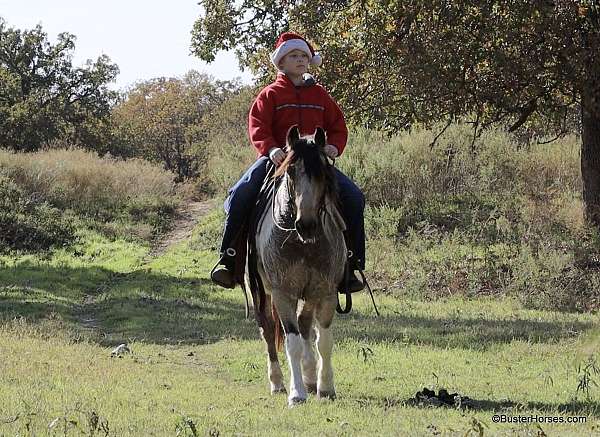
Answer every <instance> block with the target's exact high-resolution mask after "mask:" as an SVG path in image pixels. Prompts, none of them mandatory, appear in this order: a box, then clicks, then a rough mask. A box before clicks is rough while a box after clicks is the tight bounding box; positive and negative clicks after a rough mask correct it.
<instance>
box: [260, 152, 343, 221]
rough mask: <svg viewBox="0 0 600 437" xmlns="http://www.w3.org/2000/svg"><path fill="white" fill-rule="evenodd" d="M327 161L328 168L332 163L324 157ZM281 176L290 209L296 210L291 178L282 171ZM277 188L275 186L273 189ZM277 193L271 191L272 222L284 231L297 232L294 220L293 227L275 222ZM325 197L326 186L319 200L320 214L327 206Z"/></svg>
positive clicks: (325, 210)
mask: <svg viewBox="0 0 600 437" xmlns="http://www.w3.org/2000/svg"><path fill="white" fill-rule="evenodd" d="M326 162H327V167H328V168H329V167H330V166H331V167H332V166H333V164H332V163H330V162H329V160H327V159H326ZM281 177H282V178H285V180H284V181H285V183H286V190H287V192H288V197H289V200H288V202H290V203H291V204H292V211H293V212H296V206H295V204H294V202H293V197H292V196H291V195H290V193H295V190H294V189H293V188H291V187H290V182H291V178H290V176H289V175H288V174H287V172H286V173H284V175H283V176H281ZM275 186H277V184H275ZM275 190H277V188H276V189H275ZM276 194H277V193H276V192H275V193H273V201H272V202H271V219H272V220H273V223H274V224H275V226H276V227H277V229H279V230H281V231H284V232H296V233H297V232H298V229H297V228H296V224H295V222H294V227H293V228H284V227H283V226H282V225H280V224H279V223H278V222H277V219H276V217H275V198H276V196H275V195H276ZM326 198H327V188H326V189H325V190H323V194H322V196H321V199H320V200H319V208H318V215H319V216H321V215H322V214H324V213H325V212H327V208H326V206H325V201H326Z"/></svg>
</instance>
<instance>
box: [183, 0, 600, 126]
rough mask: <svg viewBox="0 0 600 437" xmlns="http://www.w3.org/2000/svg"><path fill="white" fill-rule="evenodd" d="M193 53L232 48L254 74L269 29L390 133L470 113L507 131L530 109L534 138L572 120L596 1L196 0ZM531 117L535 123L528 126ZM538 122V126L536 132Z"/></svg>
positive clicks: (209, 56) (259, 69) (262, 69)
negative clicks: (313, 51) (294, 43)
mask: <svg viewBox="0 0 600 437" xmlns="http://www.w3.org/2000/svg"><path fill="white" fill-rule="evenodd" d="M201 5H202V6H203V8H204V13H203V15H202V16H201V17H200V18H199V19H198V20H197V21H196V24H195V26H194V31H193V32H192V50H193V52H194V53H195V54H196V55H197V56H199V57H200V58H201V59H204V60H206V61H212V60H213V59H214V54H215V53H216V51H217V50H221V49H224V50H230V49H234V48H235V49H236V50H237V54H238V57H239V59H240V61H241V63H242V65H243V66H249V67H251V68H252V69H253V71H254V72H255V73H258V74H259V77H260V78H261V79H263V80H264V78H265V77H267V76H268V74H269V71H271V70H272V67H270V66H269V60H268V56H267V55H268V53H269V52H270V51H271V50H272V48H273V44H274V42H275V40H276V37H277V34H278V33H279V32H280V31H283V30H288V29H289V30H294V31H299V32H300V33H302V34H304V35H306V36H307V37H308V38H309V39H310V40H312V41H314V42H316V43H317V47H318V48H319V50H320V51H321V52H322V53H323V56H324V59H325V65H324V68H322V69H319V70H318V76H319V79H320V80H321V82H323V83H324V84H325V85H326V87H327V88H328V89H329V90H330V91H331V92H332V93H333V94H334V96H335V97H336V98H337V99H338V100H339V101H340V103H341V105H342V107H343V108H344V109H345V110H346V111H347V115H348V118H349V119H350V120H351V121H353V122H356V123H357V124H358V123H360V124H363V125H366V126H368V127H378V128H381V129H385V130H394V131H397V129H399V128H405V127H409V126H412V125H414V123H415V122H421V123H430V122H433V121H437V120H440V119H443V120H448V121H454V120H456V119H458V118H462V117H466V118H467V119H472V120H473V122H474V124H475V126H476V129H477V128H478V127H480V126H488V125H490V124H492V123H496V122H501V123H505V124H509V125H510V126H512V129H517V128H518V127H520V126H522V125H523V124H524V123H526V122H527V121H528V119H530V118H531V116H532V115H533V114H537V115H538V116H539V117H542V118H543V119H544V120H545V124H544V125H543V135H544V136H549V135H550V131H549V130H550V129H553V130H555V131H556V132H559V133H564V132H565V130H567V129H569V128H572V127H573V125H572V124H571V125H569V120H571V119H572V117H573V112H569V109H568V108H569V107H573V106H574V105H575V104H576V103H577V100H578V98H577V94H578V93H579V91H580V87H581V84H582V81H583V80H585V78H586V74H589V73H586V72H585V63H586V62H587V60H588V59H589V57H590V56H593V55H594V53H595V52H594V51H593V50H590V48H591V47H594V46H595V45H596V44H595V43H594V41H596V40H594V39H593V38H596V36H597V34H598V26H596V25H595V23H596V22H597V19H598V18H597V7H598V3H597V1H587V0H586V1H566V0H565V1H556V2H520V3H518V2H517V3H515V2H498V1H495V2H475V3H473V2H464V1H460V2H448V1H445V0H436V1H429V0H428V1H424V0H411V1H403V2H398V1H381V2H376V1H367V2H365V1H327V2H322V1H316V0H310V1H302V2H297V1H286V2H272V1H262V2H259V3H256V2H249V1H244V2H238V3H234V2H230V1H222V0H205V1H202V2H201ZM538 126H539V124H538ZM540 131H541V130H540Z"/></svg>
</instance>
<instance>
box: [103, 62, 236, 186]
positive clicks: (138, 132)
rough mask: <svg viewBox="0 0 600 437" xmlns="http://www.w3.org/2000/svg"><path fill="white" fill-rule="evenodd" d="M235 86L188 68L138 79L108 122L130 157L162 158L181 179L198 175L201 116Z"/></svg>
mask: <svg viewBox="0 0 600 437" xmlns="http://www.w3.org/2000/svg"><path fill="white" fill-rule="evenodd" d="M238 88H239V85H238V84H237V83H236V82H229V81H216V82H215V81H213V80H212V78H211V77H209V76H207V75H204V74H200V73H198V72H196V71H191V72H189V73H188V74H186V75H185V76H184V77H183V79H176V78H156V79H151V80H149V81H145V82H141V83H138V84H137V85H136V86H134V87H133V88H132V89H131V90H130V91H129V92H128V93H127V96H126V97H125V99H124V100H123V101H122V102H121V103H120V104H118V105H117V106H116V107H115V108H114V110H113V114H112V120H113V123H114V125H115V126H117V129H118V130H119V132H120V138H121V142H122V143H124V144H126V145H127V147H125V148H126V149H128V150H129V151H130V154H131V155H134V156H140V157H143V158H145V159H148V160H151V161H155V162H162V163H163V164H164V166H165V168H166V169H168V170H170V171H172V172H174V173H175V174H176V175H177V180H178V181H182V180H183V179H185V178H187V177H193V176H195V175H196V174H197V172H198V170H199V168H200V165H201V163H202V160H203V159H204V154H203V153H202V151H201V150H199V149H200V148H201V147H202V143H203V142H204V141H205V140H206V130H205V129H204V128H203V126H202V118H203V116H204V115H205V114H206V113H207V112H209V111H210V110H211V109H212V108H214V107H215V106H217V105H219V104H220V103H222V102H223V101H225V100H226V99H227V98H228V97H229V96H230V95H232V94H234V93H235V92H236V90H237V89H238Z"/></svg>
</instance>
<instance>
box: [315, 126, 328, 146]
mask: <svg viewBox="0 0 600 437" xmlns="http://www.w3.org/2000/svg"><path fill="white" fill-rule="evenodd" d="M326 141H327V140H326V139H325V131H324V130H323V128H320V127H318V128H317V130H316V131H315V143H316V144H317V146H319V147H325V143H326Z"/></svg>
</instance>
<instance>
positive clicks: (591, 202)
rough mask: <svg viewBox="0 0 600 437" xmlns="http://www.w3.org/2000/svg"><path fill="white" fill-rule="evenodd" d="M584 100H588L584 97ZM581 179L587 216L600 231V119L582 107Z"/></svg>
mask: <svg viewBox="0 0 600 437" xmlns="http://www.w3.org/2000/svg"><path fill="white" fill-rule="evenodd" d="M583 100H586V98H585V96H583ZM581 126H582V135H581V140H582V144H581V178H582V182H583V202H584V205H585V216H586V218H587V219H588V220H589V221H590V223H592V224H594V225H595V226H596V227H597V228H598V229H600V117H598V115H597V114H594V113H593V112H592V111H591V110H590V109H589V107H588V105H586V104H585V103H584V104H582V105H581Z"/></svg>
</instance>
